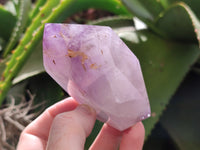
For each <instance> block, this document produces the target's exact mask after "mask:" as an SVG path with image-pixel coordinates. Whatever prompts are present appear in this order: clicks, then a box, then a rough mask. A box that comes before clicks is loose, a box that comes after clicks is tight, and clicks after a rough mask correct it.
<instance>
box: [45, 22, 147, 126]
mask: <svg viewBox="0 0 200 150" xmlns="http://www.w3.org/2000/svg"><path fill="white" fill-rule="evenodd" d="M43 55H44V56H43V57H44V66H45V69H46V71H47V73H48V74H49V75H50V76H51V77H52V78H53V79H54V80H55V81H56V82H57V83H58V84H59V85H60V86H61V87H62V88H63V89H65V90H66V91H67V92H68V93H69V94H70V95H71V96H72V97H73V98H74V99H76V100H77V101H78V102H79V103H84V104H88V105H90V106H91V107H93V108H94V109H95V110H96V112H97V118H98V119H99V120H101V121H103V122H107V123H108V124H109V125H110V126H113V127H114V128H116V129H118V130H124V129H127V128H128V127H130V126H132V125H134V124H135V123H136V122H138V121H141V120H143V119H145V118H147V117H149V116H150V105H149V100H148V96H147V92H146V88H145V84H144V80H143V77H142V72H141V68H140V64H139V61H138V59H137V57H136V56H135V55H134V54H133V53H132V52H131V51H130V50H129V48H128V47H127V46H126V45H125V44H124V43H123V41H122V40H121V39H120V38H119V37H118V36H117V34H116V33H115V32H114V31H113V30H112V29H111V28H110V27H105V26H92V25H72V24H51V23H50V24H46V25H45V29H44V37H43Z"/></svg>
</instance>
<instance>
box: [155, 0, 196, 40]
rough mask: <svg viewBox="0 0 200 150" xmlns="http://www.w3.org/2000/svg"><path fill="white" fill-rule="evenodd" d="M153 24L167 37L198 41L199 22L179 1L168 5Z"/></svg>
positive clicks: (186, 6)
mask: <svg viewBox="0 0 200 150" xmlns="http://www.w3.org/2000/svg"><path fill="white" fill-rule="evenodd" d="M155 26H156V27H157V28H159V30H161V31H162V32H163V33H164V34H165V35H166V36H167V37H169V38H173V39H178V40H187V41H196V39H197V40H198V41H200V22H199V20H198V18H197V17H196V15H195V14H194V13H193V11H192V10H191V9H190V7H189V6H188V5H187V4H185V3H182V2H180V3H175V4H173V5H172V6H170V7H169V8H168V9H167V10H166V11H164V12H163V13H161V14H160V16H159V18H158V19H157V20H156V22H155ZM195 33H196V35H195Z"/></svg>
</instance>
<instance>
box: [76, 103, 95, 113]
mask: <svg viewBox="0 0 200 150" xmlns="http://www.w3.org/2000/svg"><path fill="white" fill-rule="evenodd" d="M76 109H77V110H79V111H81V112H83V113H85V114H87V115H93V114H95V113H96V112H95V110H94V109H93V108H91V107H90V106H88V105H86V104H81V105H79V106H78V107H77V108H76Z"/></svg>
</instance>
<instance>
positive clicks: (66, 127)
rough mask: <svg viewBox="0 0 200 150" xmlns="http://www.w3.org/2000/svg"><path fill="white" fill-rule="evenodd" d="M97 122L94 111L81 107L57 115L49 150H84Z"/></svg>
mask: <svg viewBox="0 0 200 150" xmlns="http://www.w3.org/2000/svg"><path fill="white" fill-rule="evenodd" d="M95 120H96V113H95V111H94V109H92V108H90V107H89V106H87V105H79V106H78V107H77V108H76V109H75V110H73V111H70V112H64V113H61V114H59V115H57V116H56V117H55V119H54V121H53V123H52V126H51V130H50V134H49V138H48V142H47V150H66V149H67V150H82V149H84V144H85V140H86V137H87V136H88V135H89V134H90V133H91V131H92V128H93V126H94V123H95Z"/></svg>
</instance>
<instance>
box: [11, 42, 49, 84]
mask: <svg viewBox="0 0 200 150" xmlns="http://www.w3.org/2000/svg"><path fill="white" fill-rule="evenodd" d="M43 72H45V70H44V66H43V54H42V41H41V42H40V43H39V44H38V46H37V47H36V48H35V50H34V51H33V53H32V54H31V56H30V57H29V59H28V60H27V62H26V63H25V64H24V66H23V67H22V69H21V70H20V72H19V74H18V75H17V76H16V77H15V79H14V80H13V84H16V83H18V82H21V81H23V80H26V79H28V78H30V77H33V76H36V75H38V74H41V73H43Z"/></svg>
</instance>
